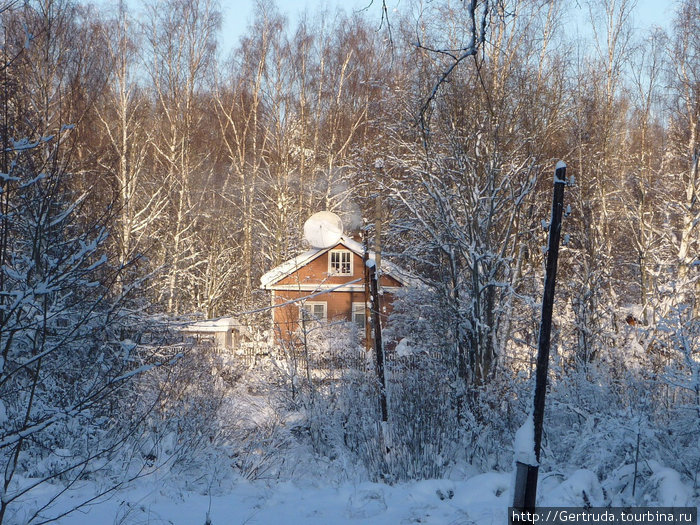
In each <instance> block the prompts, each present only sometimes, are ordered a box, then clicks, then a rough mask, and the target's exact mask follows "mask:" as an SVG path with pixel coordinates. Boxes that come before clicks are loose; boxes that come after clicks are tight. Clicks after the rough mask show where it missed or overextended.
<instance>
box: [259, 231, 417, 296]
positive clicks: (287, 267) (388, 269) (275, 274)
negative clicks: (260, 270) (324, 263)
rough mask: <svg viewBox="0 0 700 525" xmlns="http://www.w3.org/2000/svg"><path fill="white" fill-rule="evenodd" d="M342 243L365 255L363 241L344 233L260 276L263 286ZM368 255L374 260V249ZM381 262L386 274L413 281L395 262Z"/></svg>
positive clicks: (408, 281) (274, 281)
mask: <svg viewBox="0 0 700 525" xmlns="http://www.w3.org/2000/svg"><path fill="white" fill-rule="evenodd" d="M340 245H342V246H344V247H345V248H347V249H348V250H350V251H351V252H353V253H355V254H357V255H359V256H360V257H362V256H363V255H364V246H363V245H362V243H360V242H357V241H356V240H354V239H351V238H350V237H346V236H345V235H342V236H341V237H340V240H339V241H338V242H337V243H336V244H334V245H333V246H330V247H328V248H311V249H310V250H307V251H305V252H304V253H301V254H299V255H297V256H296V257H294V258H292V259H289V260H288V261H285V262H283V263H282V264H280V265H279V266H277V267H275V268H273V269H272V270H270V271H269V272H267V273H266V274H265V275H263V276H262V277H261V278H260V284H261V288H263V289H266V290H269V289H271V287H273V286H274V284H275V283H277V282H279V281H280V280H282V279H284V278H285V277H287V276H289V275H291V274H293V273H294V272H296V271H297V270H298V269H299V268H301V267H303V266H306V265H307V264H309V263H310V262H311V261H313V260H314V259H316V258H317V257H320V256H321V255H323V254H324V253H326V252H328V251H330V250H334V249H336V248H337V247H338V246H340ZM368 256H369V261H374V256H375V254H374V252H373V251H370V252H369V254H368ZM381 264H382V271H383V273H384V274H386V275H389V276H391V277H393V278H394V279H396V280H397V281H398V282H400V283H401V284H403V285H404V286H405V285H408V284H409V283H410V282H411V281H412V280H411V278H410V277H409V276H408V274H407V273H406V272H404V271H403V270H401V269H400V268H399V267H398V266H396V265H395V264H393V263H391V262H389V261H387V260H384V259H382V263H381Z"/></svg>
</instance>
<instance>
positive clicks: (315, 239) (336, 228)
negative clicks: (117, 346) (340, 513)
mask: <svg viewBox="0 0 700 525" xmlns="http://www.w3.org/2000/svg"><path fill="white" fill-rule="evenodd" d="M341 235H343V221H341V220H340V217H338V216H337V215H336V214H335V213H333V212H330V211H319V212H318V213H314V214H313V215H312V216H311V217H309V218H308V219H307V220H306V222H305V223H304V237H305V238H306V240H307V241H309V244H310V245H311V246H313V247H314V248H330V247H331V246H333V245H334V244H336V243H337V242H338V241H339V240H340V237H341Z"/></svg>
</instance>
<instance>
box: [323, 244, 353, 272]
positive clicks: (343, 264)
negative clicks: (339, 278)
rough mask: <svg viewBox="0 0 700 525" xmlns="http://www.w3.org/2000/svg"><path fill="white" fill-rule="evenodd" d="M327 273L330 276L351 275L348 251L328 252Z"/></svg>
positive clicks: (350, 258)
mask: <svg viewBox="0 0 700 525" xmlns="http://www.w3.org/2000/svg"><path fill="white" fill-rule="evenodd" d="M328 273H329V274H331V275H352V253H351V252H350V250H331V251H330V256H329V257H328Z"/></svg>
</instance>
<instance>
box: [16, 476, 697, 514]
mask: <svg viewBox="0 0 700 525" xmlns="http://www.w3.org/2000/svg"><path fill="white" fill-rule="evenodd" d="M670 471H671V469H668V468H661V467H660V466H659V472H658V473H657V474H655V476H656V480H657V482H658V487H657V488H658V496H659V500H658V501H656V502H654V503H655V504H657V505H664V506H687V505H695V506H697V505H698V501H697V500H695V499H694V498H693V496H692V491H691V490H690V488H689V487H687V486H686V485H684V484H683V483H681V482H680V480H679V479H676V478H677V473H675V475H674V472H675V471H673V472H670ZM512 483H513V476H512V474H511V473H496V472H491V473H486V474H477V475H474V476H472V477H470V478H469V479H467V480H462V481H458V480H447V479H443V480H424V481H413V482H407V483H398V484H394V485H386V484H381V483H371V482H359V483H351V482H344V483H340V484H333V483H329V482H323V481H322V480H315V481H310V480H297V481H285V482H274V483H271V482H247V481H239V482H236V483H233V484H232V485H230V486H229V487H226V488H223V487H216V488H214V487H213V488H212V489H211V490H210V491H209V492H210V493H211V496H210V495H209V494H207V493H202V491H192V490H187V489H182V488H174V487H173V484H172V483H171V482H169V481H166V480H165V479H161V478H158V476H157V475H154V476H152V477H149V478H144V479H141V480H139V481H138V482H136V483H134V484H132V485H131V486H130V487H129V488H127V489H124V490H120V491H117V492H114V493H112V494H111V496H110V497H109V498H101V499H98V500H96V501H95V502H93V503H91V504H89V505H86V506H85V507H84V508H82V509H79V510H77V511H74V512H72V513H71V514H69V515H67V516H65V517H63V518H61V519H59V520H58V522H57V523H58V524H60V525H86V524H96V525H102V524H104V525H112V524H113V525H118V524H120V525H136V524H151V525H160V524H172V525H181V524H182V525H192V524H195V525H197V524H200V525H206V524H207V523H210V524H211V525H242V524H278V523H279V524H285V525H306V524H309V525H314V524H318V525H321V524H323V525H326V524H333V525H342V524H357V523H372V524H377V525H396V524H411V523H420V524H436V525H437V524H446V525H452V524H455V525H456V524H462V525H494V524H499V525H502V524H504V523H506V522H507V508H508V506H509V505H510V503H511V501H512V497H513V496H512ZM96 488H97V486H96V485H94V484H90V483H84V484H82V485H80V486H78V487H76V488H74V489H72V490H71V491H69V494H68V495H67V496H66V497H64V498H63V499H62V500H61V502H60V505H59V506H56V507H54V508H53V509H52V514H56V513H57V512H58V513H59V514H60V511H61V510H67V509H71V508H73V507H75V506H76V505H78V504H79V502H81V501H84V500H86V499H88V498H89V496H90V495H91V492H92V491H94V490H95V489H96ZM538 489H539V492H540V498H538V503H539V504H541V505H545V506H583V505H584V504H590V505H593V506H604V505H606V504H610V502H606V501H604V499H605V498H604V489H603V487H602V485H601V484H600V483H599V481H598V479H597V478H596V476H595V474H594V473H592V472H590V471H587V470H578V471H575V472H573V473H572V474H571V475H570V476H569V477H567V478H566V479H563V480H562V479H561V478H560V477H558V476H552V475H543V476H541V479H540V485H539V487H538ZM51 494H52V487H51V486H48V485H47V486H46V487H45V488H44V489H43V491H42V492H41V493H38V494H34V499H33V500H30V501H27V502H26V505H25V506H23V511H24V512H29V511H30V509H32V508H36V507H35V505H36V503H38V502H40V501H41V500H44V501H46V499H48V498H50V497H51ZM618 504H619V502H618ZM648 504H652V502H649V503H648ZM23 511H20V512H19V515H16V516H15V519H16V522H17V523H22V522H23V515H22V514H23ZM207 519H209V521H207Z"/></svg>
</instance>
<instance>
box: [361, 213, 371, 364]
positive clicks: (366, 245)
mask: <svg viewBox="0 0 700 525" xmlns="http://www.w3.org/2000/svg"><path fill="white" fill-rule="evenodd" d="M362 241H363V244H364V251H363V252H362V271H363V276H364V278H365V290H364V291H365V293H364V298H365V350H367V351H369V350H370V348H372V324H371V322H370V319H371V318H372V311H371V310H370V308H369V302H370V285H369V268H368V267H367V261H369V240H368V239H367V228H366V224H365V227H364V228H363V229H362Z"/></svg>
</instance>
